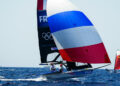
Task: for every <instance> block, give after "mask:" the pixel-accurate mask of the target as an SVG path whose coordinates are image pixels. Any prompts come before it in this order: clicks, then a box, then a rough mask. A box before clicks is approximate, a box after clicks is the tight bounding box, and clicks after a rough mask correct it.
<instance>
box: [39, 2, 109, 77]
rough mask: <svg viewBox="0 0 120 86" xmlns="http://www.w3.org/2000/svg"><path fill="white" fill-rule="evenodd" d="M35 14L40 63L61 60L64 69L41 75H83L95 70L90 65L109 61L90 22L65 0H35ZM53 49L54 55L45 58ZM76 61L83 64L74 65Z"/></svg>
mask: <svg viewBox="0 0 120 86" xmlns="http://www.w3.org/2000/svg"><path fill="white" fill-rule="evenodd" d="M46 3H47V10H46ZM46 11H47V14H46ZM37 15H38V16H37V19H38V37H39V47H40V54H41V64H40V65H48V64H49V63H50V62H54V63H55V64H61V63H62V64H64V65H65V67H66V69H67V71H66V72H58V71H56V72H50V73H47V74H43V76H44V77H47V78H48V79H60V78H62V79H65V78H75V77H83V76H86V75H88V74H91V73H92V71H93V69H95V68H92V65H91V64H100V63H102V64H103V63H107V64H108V63H111V62H110V59H109V57H108V54H107V52H106V49H105V47H104V44H103V42H102V40H101V38H100V36H99V34H98V33H97V31H96V29H95V27H94V25H93V24H92V23H91V21H90V20H89V19H88V18H87V16H85V14H84V13H83V12H81V11H79V10H78V9H77V8H76V7H75V6H74V5H72V3H70V1H69V0H48V1H47V0H38V7H37ZM48 33H49V34H48ZM45 37H48V38H49V39H45ZM50 38H51V39H50ZM54 52H57V53H58V55H57V56H56V57H53V58H49V57H48V54H49V53H54ZM48 58H49V60H48ZM60 58H62V60H61V59H60ZM79 63H84V65H82V66H81V65H77V64H79ZM102 67H104V66H102ZM98 68H101V67H98Z"/></svg>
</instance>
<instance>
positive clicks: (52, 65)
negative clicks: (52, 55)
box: [50, 63, 56, 72]
mask: <svg viewBox="0 0 120 86" xmlns="http://www.w3.org/2000/svg"><path fill="white" fill-rule="evenodd" d="M50 65H51V67H50V70H51V72H55V71H56V68H55V66H54V63H50Z"/></svg>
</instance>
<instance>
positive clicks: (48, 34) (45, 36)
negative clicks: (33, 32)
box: [42, 32, 53, 40]
mask: <svg viewBox="0 0 120 86" xmlns="http://www.w3.org/2000/svg"><path fill="white" fill-rule="evenodd" d="M42 38H43V39H45V40H53V38H52V35H51V33H50V32H46V33H45V32H43V33H42Z"/></svg>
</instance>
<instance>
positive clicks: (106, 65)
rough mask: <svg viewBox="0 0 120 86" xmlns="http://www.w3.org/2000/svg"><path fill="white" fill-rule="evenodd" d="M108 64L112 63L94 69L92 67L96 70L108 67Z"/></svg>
mask: <svg viewBox="0 0 120 86" xmlns="http://www.w3.org/2000/svg"><path fill="white" fill-rule="evenodd" d="M108 65H110V64H107V65H104V66H100V67H97V68H94V69H92V70H96V69H99V68H103V67H106V66H108Z"/></svg>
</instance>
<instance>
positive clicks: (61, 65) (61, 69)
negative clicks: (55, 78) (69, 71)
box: [59, 64, 63, 72]
mask: <svg viewBox="0 0 120 86" xmlns="http://www.w3.org/2000/svg"><path fill="white" fill-rule="evenodd" d="M59 72H63V64H60V70H59Z"/></svg>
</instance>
